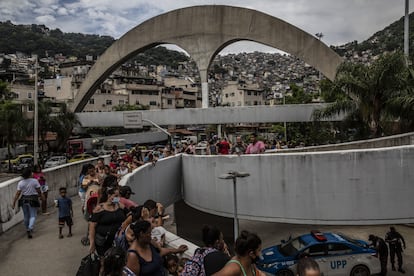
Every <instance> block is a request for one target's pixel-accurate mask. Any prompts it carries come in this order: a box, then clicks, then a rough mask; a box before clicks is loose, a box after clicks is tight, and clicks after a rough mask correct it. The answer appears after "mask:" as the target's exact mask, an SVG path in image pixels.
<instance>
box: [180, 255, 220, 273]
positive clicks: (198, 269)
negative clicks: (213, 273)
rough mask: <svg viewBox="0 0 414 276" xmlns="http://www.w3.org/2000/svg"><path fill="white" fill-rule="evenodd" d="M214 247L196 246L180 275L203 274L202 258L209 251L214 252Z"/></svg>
mask: <svg viewBox="0 0 414 276" xmlns="http://www.w3.org/2000/svg"><path fill="white" fill-rule="evenodd" d="M215 251H217V249H214V248H197V249H196V251H195V252H194V256H193V257H192V258H191V259H190V260H188V261H187V262H186V263H185V265H184V269H183V271H182V272H181V274H180V276H205V275H206V273H205V271H204V258H205V257H206V256H207V255H208V254H210V253H211V252H215Z"/></svg>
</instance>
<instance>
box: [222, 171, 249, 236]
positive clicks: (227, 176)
mask: <svg viewBox="0 0 414 276" xmlns="http://www.w3.org/2000/svg"><path fill="white" fill-rule="evenodd" d="M249 175H250V174H249V173H247V172H236V171H229V172H228V173H225V174H222V175H220V176H219V178H220V179H233V225H234V241H236V239H237V237H238V236H239V218H238V214H237V178H238V177H240V178H241V177H247V176H249Z"/></svg>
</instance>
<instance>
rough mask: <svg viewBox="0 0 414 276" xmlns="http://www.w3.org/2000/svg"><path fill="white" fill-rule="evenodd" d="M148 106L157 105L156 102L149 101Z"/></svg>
mask: <svg viewBox="0 0 414 276" xmlns="http://www.w3.org/2000/svg"><path fill="white" fill-rule="evenodd" d="M149 104H150V105H157V102H156V101H150V102H149Z"/></svg>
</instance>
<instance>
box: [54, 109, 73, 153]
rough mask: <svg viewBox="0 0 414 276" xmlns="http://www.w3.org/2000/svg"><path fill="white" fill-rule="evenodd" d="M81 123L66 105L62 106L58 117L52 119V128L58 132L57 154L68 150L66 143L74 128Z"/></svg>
mask: <svg viewBox="0 0 414 276" xmlns="http://www.w3.org/2000/svg"><path fill="white" fill-rule="evenodd" d="M79 124H80V122H79V120H78V118H77V117H76V114H75V113H73V112H71V111H70V110H69V109H68V107H67V105H66V104H62V105H61V107H60V111H59V113H58V114H57V116H54V117H53V118H52V122H51V126H52V129H53V130H54V131H55V132H56V134H57V137H56V142H57V143H56V144H57V148H56V151H57V152H64V151H65V149H66V142H67V140H68V139H69V137H70V136H71V135H72V131H73V128H74V127H75V126H76V125H79Z"/></svg>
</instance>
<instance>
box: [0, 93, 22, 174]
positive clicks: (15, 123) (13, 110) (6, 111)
mask: <svg viewBox="0 0 414 276" xmlns="http://www.w3.org/2000/svg"><path fill="white" fill-rule="evenodd" d="M25 125H27V122H26V120H25V119H24V118H23V113H22V107H21V105H20V104H17V103H13V102H11V101H8V100H6V101H2V102H1V103H0V128H1V129H2V130H3V131H4V132H3V133H4V134H3V135H4V138H5V141H6V144H7V154H8V157H9V171H11V163H10V157H11V156H12V154H11V147H12V146H13V147H14V146H15V145H16V141H18V140H20V139H22V138H24V137H25V135H26V133H25V131H24V130H25Z"/></svg>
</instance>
